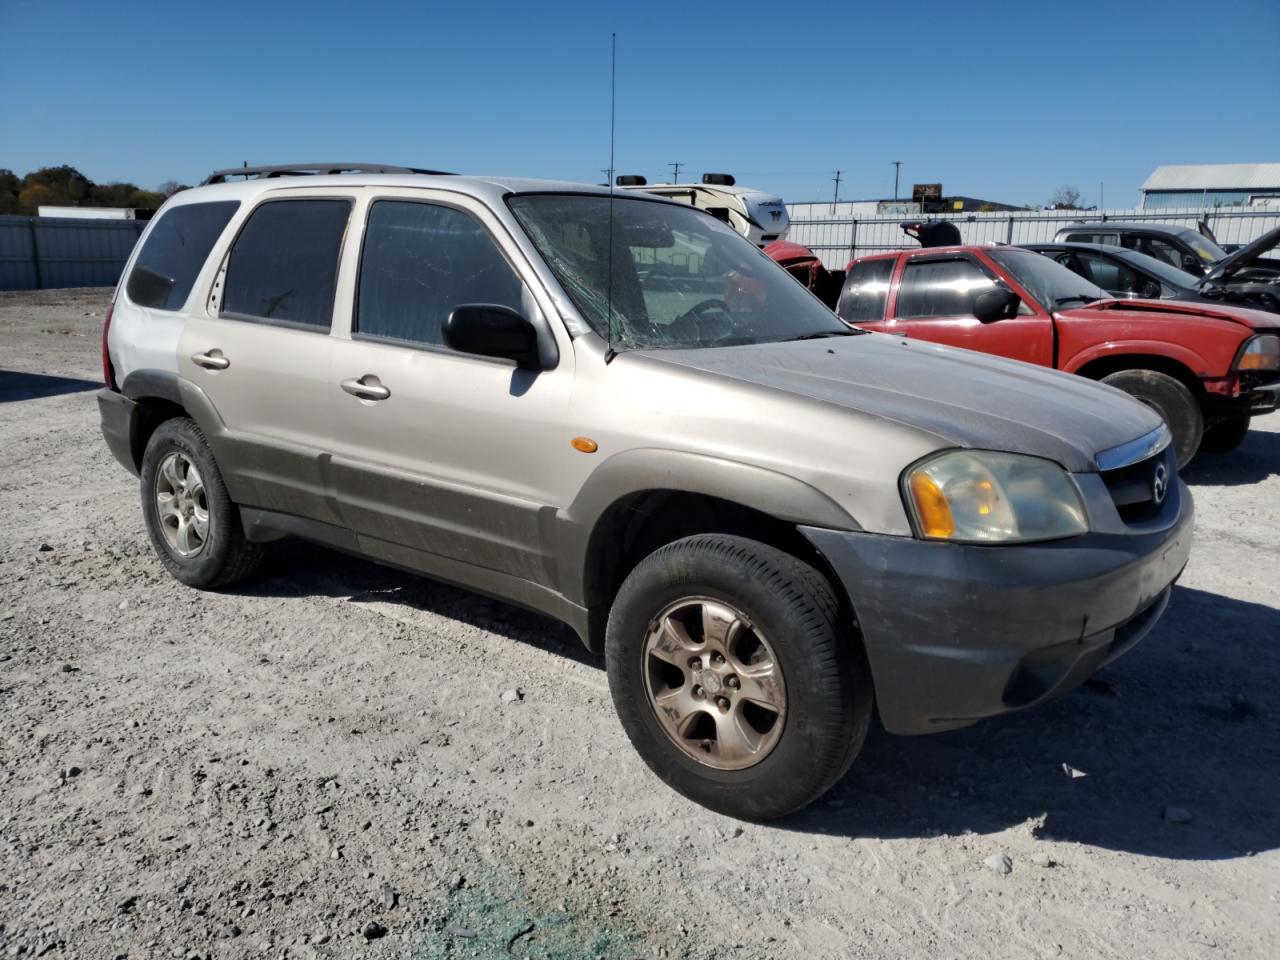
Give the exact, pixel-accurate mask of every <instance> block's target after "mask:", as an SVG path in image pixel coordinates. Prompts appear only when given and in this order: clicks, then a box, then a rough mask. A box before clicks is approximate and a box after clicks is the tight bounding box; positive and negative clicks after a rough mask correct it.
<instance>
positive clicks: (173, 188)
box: [156, 180, 191, 197]
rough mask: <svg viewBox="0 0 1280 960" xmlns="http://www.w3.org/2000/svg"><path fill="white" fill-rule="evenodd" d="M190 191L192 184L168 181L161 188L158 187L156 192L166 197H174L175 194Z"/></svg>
mask: <svg viewBox="0 0 1280 960" xmlns="http://www.w3.org/2000/svg"><path fill="white" fill-rule="evenodd" d="M190 189H191V185H190V184H187V183H179V182H178V181H177V180H166V181H165V182H164V183H162V184H160V186H158V187H156V191H157V192H158V193H162V194H164V195H165V196H166V197H172V196H173V195H174V194H175V193H178V192H180V191H182V190H190Z"/></svg>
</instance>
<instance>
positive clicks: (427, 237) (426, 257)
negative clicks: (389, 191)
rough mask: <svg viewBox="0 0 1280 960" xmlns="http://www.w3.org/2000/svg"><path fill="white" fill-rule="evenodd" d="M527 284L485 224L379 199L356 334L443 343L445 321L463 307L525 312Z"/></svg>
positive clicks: (364, 257)
mask: <svg viewBox="0 0 1280 960" xmlns="http://www.w3.org/2000/svg"><path fill="white" fill-rule="evenodd" d="M523 291H524V286H523V284H522V283H521V282H520V279H519V278H518V277H517V276H516V275H515V273H513V272H512V270H511V266H510V265H509V264H508V263H507V261H506V259H505V258H504V257H503V256H502V254H501V253H500V252H499V250H498V248H497V246H496V245H495V244H494V242H493V238H492V237H490V236H489V232H488V231H487V230H486V229H485V228H484V226H483V225H482V224H481V223H480V222H479V221H477V220H476V219H475V218H474V217H472V216H471V215H470V214H468V213H464V212H462V211H461V210H455V209H453V208H452V207H444V206H440V205H438V204H434V203H419V202H415V201H399V200H378V201H376V202H375V203H374V204H373V205H372V206H371V207H370V208H369V222H368V224H367V225H366V226H365V233H364V250H363V251H362V253H361V258H360V289H359V292H358V294H357V300H356V315H355V326H354V329H355V330H356V332H358V333H359V334H361V335H363V336H367V337H380V338H386V339H389V340H403V341H408V342H410V343H421V344H443V343H444V323H445V321H446V320H447V319H448V318H449V314H450V313H452V312H453V310H454V308H456V307H459V306H462V305H463V304H465V303H495V304H500V305H501V306H504V307H511V308H512V309H515V310H522V300H523Z"/></svg>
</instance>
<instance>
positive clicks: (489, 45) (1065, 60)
mask: <svg viewBox="0 0 1280 960" xmlns="http://www.w3.org/2000/svg"><path fill="white" fill-rule="evenodd" d="M0 24H2V25H3V34H4V36H5V40H4V44H3V46H4V50H3V54H0V90H3V91H4V94H3V96H0V167H10V168H13V169H15V170H16V171H17V172H18V173H20V174H21V173H25V172H26V171H28V170H29V169H33V168H35V167H38V166H42V165H46V164H56V163H70V164H72V165H73V166H76V167H78V168H79V169H80V170H81V171H82V172H84V173H85V174H86V175H88V176H89V177H90V178H92V179H94V180H96V181H100V182H106V181H111V180H131V181H134V182H137V183H139V184H141V185H143V186H148V187H154V186H155V185H156V184H158V183H160V182H161V181H165V180H179V181H185V182H189V183H190V182H198V181H199V180H200V179H201V178H202V177H203V176H204V175H205V174H206V173H207V172H208V171H210V170H211V169H213V168H215V167H222V166H233V165H237V164H239V163H240V162H241V161H244V160H248V161H249V162H250V163H278V162H296V161H298V160H322V161H328V160H372V161H382V162H388V163H403V164H407V165H416V166H427V167H436V168H440V169H446V170H455V171H459V172H471V173H510V174H523V175H528V176H538V177H560V178H566V179H574V180H592V181H599V180H600V179H601V178H602V174H601V172H600V171H601V169H602V168H604V167H606V166H607V165H608V134H609V116H608V108H609V86H608V79H609V33H610V32H611V31H615V30H616V31H617V32H618V129H617V164H616V165H617V168H618V170H619V172H624V173H625V172H635V173H643V174H645V175H647V176H648V177H649V179H650V181H653V180H656V179H660V178H662V177H663V176H665V175H666V174H668V173H669V168H668V167H667V166H666V164H667V163H669V162H670V161H674V160H679V161H682V162H683V163H684V164H685V166H684V168H683V170H682V173H681V179H682V180H683V179H685V177H686V176H689V175H692V176H695V177H696V176H697V175H698V174H700V173H701V172H703V171H706V170H724V171H729V172H732V173H735V174H736V175H737V176H738V178H739V181H740V182H744V183H749V184H751V185H753V186H758V187H761V188H763V189H766V190H769V191H771V192H775V193H779V194H782V195H783V196H784V197H785V198H787V199H789V200H809V199H819V198H821V199H826V198H829V197H830V195H831V189H832V184H831V179H830V178H831V177H832V175H833V173H834V171H835V170H836V169H837V168H838V169H840V170H842V171H843V173H842V177H843V182H842V184H841V188H840V193H841V197H842V198H846V199H852V198H862V197H883V196H889V195H891V193H892V190H893V167H892V166H891V161H893V160H901V161H903V166H902V182H903V184H904V190H906V191H909V190H910V184H911V183H913V182H937V181H940V182H942V184H943V186H944V187H945V189H946V191H947V193H949V194H966V195H969V196H978V197H982V198H985V199H992V200H999V201H1005V202H1011V203H1042V202H1044V201H1045V200H1047V198H1048V196H1049V194H1050V193H1051V192H1052V191H1053V189H1054V188H1055V187H1056V186H1058V185H1060V184H1064V183H1071V184H1075V185H1076V186H1078V187H1079V188H1080V190H1081V191H1082V192H1083V194H1084V197H1085V200H1086V202H1089V203H1093V202H1096V201H1097V199H1098V196H1097V195H1098V192H1099V183H1100V182H1101V183H1105V199H1106V203H1107V205H1108V206H1122V205H1129V204H1132V203H1135V202H1136V201H1137V199H1138V188H1139V186H1140V185H1141V183H1142V181H1143V180H1144V179H1145V178H1146V176H1147V174H1148V173H1150V172H1151V170H1152V169H1154V168H1155V167H1156V166H1157V165H1158V164H1161V163H1209V162H1215V163H1228V162H1257V161H1278V160H1280V120H1277V117H1276V111H1275V107H1274V104H1273V102H1272V101H1273V97H1274V93H1275V90H1276V89H1277V86H1278V81H1280V52H1278V51H1280V2H1277V0H1214V2H1208V0H1199V2H1183V0H1165V2H1150V3H1140V2H1133V0H1109V2H1094V0H1077V2H1076V3H1071V4H1061V3H1049V2H1040V0H1020V2H989V3H988V2H982V0H972V2H967V3H961V2H954V0H953V2H947V3H940V2H932V0H918V2H914V3H892V2H883V0H882V2H876V3H865V2H862V3H844V4H841V3H812V4H806V3H803V2H799V3H797V2H794V0H790V2H785V3H781V2H774V3H760V2H755V0H752V2H740V3H720V4H716V3H694V2H686V3H679V4H637V3H626V4H609V3H605V2H597V3H591V4H586V3H577V2H572V3H560V4H555V3H551V4H540V3H529V2H524V3H483V2H457V0H453V2H450V3H427V2H419V3H409V2H378V0H365V2H350V0H348V2H343V3H337V2H331V0H314V2H311V3H297V4H293V3H289V4H285V3H270V2H267V0H260V2H257V3H239V2H221V3H215V4H208V3H198V4H197V3H189V2H183V0H169V2H166V3H150V2H131V0H119V2H113V3H103V2H101V0H98V2H92V3H90V2H80V3H68V2H62V0H0Z"/></svg>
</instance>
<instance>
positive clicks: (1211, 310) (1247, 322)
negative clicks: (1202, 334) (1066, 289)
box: [1058, 300, 1280, 330]
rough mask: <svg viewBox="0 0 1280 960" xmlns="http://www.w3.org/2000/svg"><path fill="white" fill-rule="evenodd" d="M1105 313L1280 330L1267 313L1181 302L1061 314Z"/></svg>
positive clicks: (1131, 303)
mask: <svg viewBox="0 0 1280 960" xmlns="http://www.w3.org/2000/svg"><path fill="white" fill-rule="evenodd" d="M1103 311H1105V312H1106V314H1107V319H1114V320H1121V319H1124V320H1158V319H1159V317H1158V316H1157V315H1158V314H1165V315H1170V314H1172V315H1174V316H1176V317H1177V318H1178V319H1179V320H1185V319H1188V318H1193V319H1194V318H1200V319H1204V320H1206V321H1208V322H1210V323H1220V322H1222V321H1226V322H1228V323H1236V324H1240V325H1241V326H1244V327H1248V328H1249V329H1250V330H1273V329H1275V328H1276V327H1280V317H1277V316H1276V315H1275V314H1274V313H1267V312H1266V311H1265V310H1251V309H1249V308H1248V307H1235V306H1228V305H1226V304H1222V305H1218V304H1214V303H1189V302H1182V301H1179V300H1099V301H1098V302H1096V303H1090V304H1087V305H1085V306H1082V307H1075V308H1072V309H1070V310H1059V311H1058V312H1059V313H1061V314H1063V315H1064V316H1071V317H1079V318H1081V319H1087V318H1089V317H1091V316H1096V315H1097V314H1098V313H1099V312H1103Z"/></svg>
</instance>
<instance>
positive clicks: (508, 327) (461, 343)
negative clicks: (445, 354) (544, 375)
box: [444, 303, 542, 370]
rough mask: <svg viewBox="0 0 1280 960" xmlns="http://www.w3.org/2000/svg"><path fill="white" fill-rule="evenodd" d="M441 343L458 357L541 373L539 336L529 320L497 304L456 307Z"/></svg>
mask: <svg viewBox="0 0 1280 960" xmlns="http://www.w3.org/2000/svg"><path fill="white" fill-rule="evenodd" d="M444 342H445V344H446V345H447V346H448V347H450V348H451V349H453V350H457V351H458V352H459V353H471V354H475V355H476V356H480V357H498V358H500V359H503V360H514V361H515V364H516V366H517V367H519V368H520V369H521V370H541V369H542V361H541V360H540V359H539V356H538V334H537V331H536V330H534V327H533V324H532V323H530V322H529V318H528V317H526V316H524V315H523V314H521V313H520V312H519V311H518V310H513V309H511V308H510V307H504V306H501V305H499V304H496V303H468V304H464V305H462V306H460V307H455V308H454V310H453V312H452V313H450V314H449V319H448V320H446V321H445V325H444Z"/></svg>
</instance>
